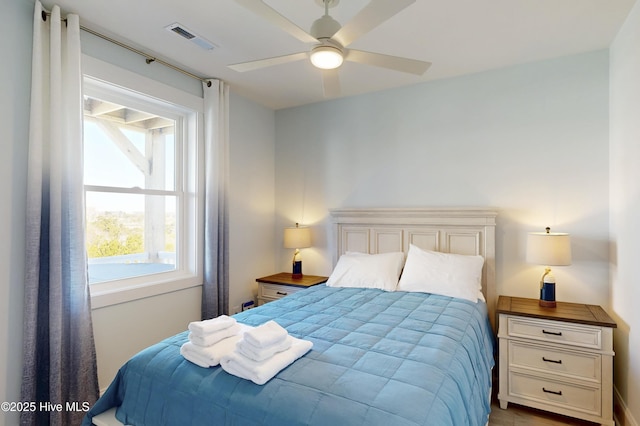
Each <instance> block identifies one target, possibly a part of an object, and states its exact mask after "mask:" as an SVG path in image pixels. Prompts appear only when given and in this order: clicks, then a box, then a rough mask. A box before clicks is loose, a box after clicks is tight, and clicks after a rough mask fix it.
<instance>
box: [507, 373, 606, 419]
mask: <svg viewBox="0 0 640 426" xmlns="http://www.w3.org/2000/svg"><path fill="white" fill-rule="evenodd" d="M509 395H511V396H516V397H520V398H526V399H529V400H535V401H538V402H541V403H544V404H545V405H553V406H557V407H560V408H563V409H571V410H576V411H581V412H583V413H587V414H591V415H594V416H599V415H600V414H601V400H600V398H601V393H600V388H599V387H596V388H591V387H587V386H579V385H574V384H570V383H564V382H560V381H555V380H549V379H545V378H542V377H533V376H529V375H525V374H519V373H515V372H511V373H510V374H509Z"/></svg>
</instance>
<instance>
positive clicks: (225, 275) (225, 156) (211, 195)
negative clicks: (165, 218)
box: [202, 80, 229, 319]
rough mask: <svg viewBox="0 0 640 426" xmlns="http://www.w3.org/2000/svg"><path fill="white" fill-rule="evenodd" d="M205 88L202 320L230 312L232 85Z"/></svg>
mask: <svg viewBox="0 0 640 426" xmlns="http://www.w3.org/2000/svg"><path fill="white" fill-rule="evenodd" d="M203 89H204V141H205V212H204V213H205V218H204V221H205V224H204V232H205V235H204V284H203V287H202V319H209V318H214V317H217V316H218V315H222V314H228V313H229V223H228V222H229V219H228V216H229V206H228V202H227V197H228V195H227V192H228V189H227V188H228V180H229V179H228V175H229V165H228V163H229V87H228V86H227V85H226V84H225V83H224V82H222V81H220V80H211V85H210V86H209V85H208V84H207V83H206V82H205V83H203Z"/></svg>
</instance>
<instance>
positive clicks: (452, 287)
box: [397, 244, 484, 302]
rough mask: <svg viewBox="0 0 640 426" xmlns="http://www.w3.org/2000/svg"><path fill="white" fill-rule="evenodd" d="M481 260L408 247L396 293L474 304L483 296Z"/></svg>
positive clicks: (474, 257) (412, 246)
mask: <svg viewBox="0 0 640 426" xmlns="http://www.w3.org/2000/svg"><path fill="white" fill-rule="evenodd" d="M483 265H484V259H483V257H482V256H465V255H462V254H451V253H440V252H436V251H428V250H422V249H421V248H419V247H416V246H414V245H413V244H412V245H410V246H409V253H408V254H407V262H406V263H405V265H404V271H402V277H400V282H399V283H398V288H397V290H398V291H414V292H422V293H434V294H441V295H443V296H451V297H457V298H460V299H466V300H470V301H472V302H477V300H478V299H480V300H484V296H483V295H482V266H483Z"/></svg>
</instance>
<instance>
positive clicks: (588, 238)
mask: <svg viewBox="0 0 640 426" xmlns="http://www.w3.org/2000/svg"><path fill="white" fill-rule="evenodd" d="M608 102H609V98H608V52H607V51H598V52H592V53H586V54H582V55H577V56H572V57H565V58H560V59H555V60H549V61H544V62H538V63H532V64H527V65H521V66H516V67H511V68H506V69H501V70H495V71H490V72H484V73H480V74H475V75H469V76H464V77H459V78H452V79H447V80H440V81H434V82H430V83H426V84H421V85H416V86H411V87H407V88H403V89H396V90H392V91H385V92H380V93H374V94H369V95H363V96H358V97H353V98H346V99H340V100H335V101H331V102H323V103H318V104H314V105H308V106H303V107H298V108H292V109H287V110H281V111H278V112H277V113H276V209H277V210H276V214H277V225H278V226H280V227H284V226H286V225H288V224H290V223H292V222H295V221H301V222H302V223H304V224H311V225H314V231H315V232H314V235H315V236H316V237H317V238H316V239H315V243H314V247H313V248H312V249H306V250H305V253H304V256H305V268H306V270H307V272H309V273H313V272H315V273H323V274H326V273H329V272H330V271H331V265H330V263H329V262H330V260H331V256H330V255H329V253H328V250H329V247H330V244H329V241H327V240H326V238H325V236H326V235H328V233H329V228H328V226H327V224H328V219H327V215H328V210H329V209H330V208H339V207H420V206H489V207H494V208H496V209H497V210H498V211H499V217H498V227H497V280H498V292H499V293H500V294H507V295H519V296H528V297H538V295H537V292H538V285H537V282H538V280H539V276H540V274H541V273H542V271H541V269H540V268H539V267H534V266H533V265H528V264H526V263H525V253H524V246H525V240H526V234H527V232H530V231H542V230H543V229H544V227H545V226H551V227H552V229H554V230H556V231H564V232H569V233H571V234H572V238H573V265H572V266H570V267H565V268H555V274H556V278H557V280H558V283H559V284H558V299H559V300H565V301H576V302H591V303H597V304H601V303H603V302H604V304H605V305H606V301H607V300H608V191H609V187H608V170H609V169H608V167H609V166H608V131H609V129H608ZM302 210H304V217H303V218H302V220H300V219H301V216H302V213H301V211H302ZM276 246H277V247H281V244H279V243H278V242H276ZM279 250H280V257H279V262H280V264H281V265H282V267H285V265H286V264H287V262H288V258H289V253H288V252H287V251H286V250H284V249H279Z"/></svg>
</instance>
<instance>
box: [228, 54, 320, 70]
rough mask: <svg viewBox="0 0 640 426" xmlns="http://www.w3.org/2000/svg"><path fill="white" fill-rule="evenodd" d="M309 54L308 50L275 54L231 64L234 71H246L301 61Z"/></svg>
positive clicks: (230, 66)
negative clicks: (282, 54)
mask: <svg viewBox="0 0 640 426" xmlns="http://www.w3.org/2000/svg"><path fill="white" fill-rule="evenodd" d="M308 57H309V54H308V53H307V52H300V53H293V54H291V55H284V56H275V57H273V58H266V59H258V60H257V61H249V62H241V63H239V64H232V65H229V68H231V69H232V70H234V71H238V72H245V71H253V70H257V69H260V68H266V67H272V66H274V65H280V64H286V63H289V62H295V61H301V60H302V59H307V58H308Z"/></svg>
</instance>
